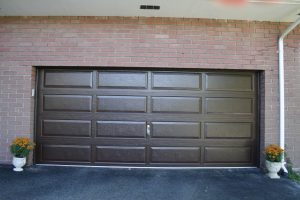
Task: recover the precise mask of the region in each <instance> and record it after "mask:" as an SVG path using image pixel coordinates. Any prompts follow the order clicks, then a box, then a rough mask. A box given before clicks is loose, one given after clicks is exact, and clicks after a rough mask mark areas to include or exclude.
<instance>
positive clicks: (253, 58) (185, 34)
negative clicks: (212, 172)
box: [0, 17, 300, 167]
mask: <svg viewBox="0 0 300 200" xmlns="http://www.w3.org/2000/svg"><path fill="white" fill-rule="evenodd" d="M286 25H287V24H280V23H271V22H248V21H233V20H209V19H176V18H123V17H0V83H1V86H0V95H1V96H0V113H1V115H0V139H1V140H0V162H4V163H7V162H9V161H10V155H9V153H8V150H7V148H8V145H9V142H10V140H11V139H12V138H13V137H15V136H16V135H21V134H23V135H27V136H28V135H30V136H31V137H32V133H33V122H34V120H33V108H34V106H33V105H34V102H33V98H31V96H30V95H31V88H32V87H33V86H34V74H35V71H34V68H33V66H109V67H164V68H214V69H249V70H263V71H264V72H263V73H262V74H263V78H262V80H263V84H262V85H263V90H262V91H263V93H264V94H263V95H262V97H263V100H262V102H261V103H262V105H264V106H263V110H262V111H261V116H262V117H263V118H264V119H263V120H262V126H261V129H262V130H261V132H262V134H263V135H262V146H264V144H268V143H278V128H279V124H278V87H277V84H278V70H277V68H278V64H277V53H276V51H277V37H278V35H279V33H280V30H283V29H284V28H285V27H286ZM299 41H300V29H299V28H298V29H297V30H295V31H294V32H293V33H292V34H291V35H289V36H288V39H287V41H286V44H287V48H286V58H287V60H286V65H287V66H286V69H287V70H286V77H287V80H286V88H287V149H288V153H289V156H290V157H291V158H292V160H293V161H294V163H295V164H296V166H298V167H300V156H299V155H300V146H299V145H297V144H298V142H300V133H298V132H297V131H298V130H300V123H299V117H300V106H299V104H298V102H300V95H299V92H300V70H299V68H298V67H299V63H300V57H299V52H300V45H299V43H300V42H299Z"/></svg>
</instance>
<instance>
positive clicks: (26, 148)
mask: <svg viewBox="0 0 300 200" xmlns="http://www.w3.org/2000/svg"><path fill="white" fill-rule="evenodd" d="M34 145H35V144H34V143H33V142H31V141H30V139H29V138H24V137H17V138H15V139H14V140H13V141H12V143H11V145H10V152H11V153H12V154H13V156H15V157H17V158H25V157H27V156H28V154H29V152H30V151H31V150H33V149H34Z"/></svg>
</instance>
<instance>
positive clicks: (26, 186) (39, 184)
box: [0, 166, 300, 200]
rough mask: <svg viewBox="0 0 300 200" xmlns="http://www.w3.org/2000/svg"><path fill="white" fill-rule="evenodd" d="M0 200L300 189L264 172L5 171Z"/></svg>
mask: <svg viewBox="0 0 300 200" xmlns="http://www.w3.org/2000/svg"><path fill="white" fill-rule="evenodd" d="M0 199H1V200H2V199H3V200H10V199H14V200H15V199H22V200H27V199H28V200H36V199H38V200H50V199H51V200H61V199H63V200H77V199H78V200H79V199H80V200H90V199H91V200H150V199H151V200H179V199H180V200H223V199H224V200H244V199H249V200H277V199H278V200H300V185H297V184H296V183H293V182H291V181H290V180H288V179H286V178H281V179H280V180H271V179H269V178H268V177H266V176H265V175H264V174H262V173H261V171H260V170H259V169H192V170H175V169H171V170H166V169H131V170H129V169H104V168H84V167H45V166H34V167H30V168H26V169H25V171H24V172H21V173H17V172H13V171H12V168H11V167H3V166H1V167H0Z"/></svg>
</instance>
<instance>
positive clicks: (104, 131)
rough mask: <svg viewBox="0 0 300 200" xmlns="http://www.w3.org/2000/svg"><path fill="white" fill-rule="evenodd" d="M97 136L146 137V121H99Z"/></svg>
mask: <svg viewBox="0 0 300 200" xmlns="http://www.w3.org/2000/svg"><path fill="white" fill-rule="evenodd" d="M97 137H122V138H145V137H146V122H131V121H98V122H97Z"/></svg>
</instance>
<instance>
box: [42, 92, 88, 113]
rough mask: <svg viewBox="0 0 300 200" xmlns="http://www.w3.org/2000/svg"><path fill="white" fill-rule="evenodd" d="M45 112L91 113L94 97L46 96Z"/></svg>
mask: <svg viewBox="0 0 300 200" xmlns="http://www.w3.org/2000/svg"><path fill="white" fill-rule="evenodd" d="M43 100H44V104H43V105H44V111H67V112H90V111H91V110H92V97H91V96H84V95H44V99H43Z"/></svg>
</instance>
